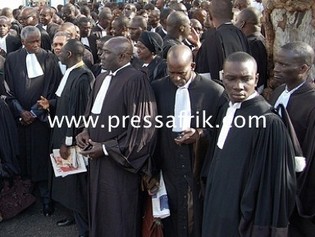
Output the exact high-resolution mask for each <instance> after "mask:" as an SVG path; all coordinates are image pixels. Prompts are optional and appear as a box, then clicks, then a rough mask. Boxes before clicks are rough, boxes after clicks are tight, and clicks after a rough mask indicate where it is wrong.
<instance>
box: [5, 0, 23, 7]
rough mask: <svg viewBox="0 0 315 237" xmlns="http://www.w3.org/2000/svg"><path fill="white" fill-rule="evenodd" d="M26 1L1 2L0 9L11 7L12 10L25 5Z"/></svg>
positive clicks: (7, 0) (8, 0)
mask: <svg viewBox="0 0 315 237" xmlns="http://www.w3.org/2000/svg"><path fill="white" fill-rule="evenodd" d="M24 2H25V1H24V0H0V8H3V7H9V8H11V9H14V8H18V7H19V6H20V5H24Z"/></svg>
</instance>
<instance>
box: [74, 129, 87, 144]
mask: <svg viewBox="0 0 315 237" xmlns="http://www.w3.org/2000/svg"><path fill="white" fill-rule="evenodd" d="M75 139H76V142H77V145H78V146H79V147H80V148H81V149H83V148H84V147H86V146H87V145H88V144H89V139H90V135H89V132H88V131H87V130H86V129H84V130H83V131H82V132H81V133H79V134H78V135H77V136H76V138H75Z"/></svg>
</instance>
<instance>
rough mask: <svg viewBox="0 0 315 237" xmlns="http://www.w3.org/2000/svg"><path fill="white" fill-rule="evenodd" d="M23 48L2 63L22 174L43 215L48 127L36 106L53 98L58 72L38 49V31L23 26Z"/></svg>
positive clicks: (51, 59)
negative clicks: (38, 198)
mask: <svg viewBox="0 0 315 237" xmlns="http://www.w3.org/2000/svg"><path fill="white" fill-rule="evenodd" d="M21 39H22V44H23V45H24V48H22V49H20V50H17V51H15V52H12V53H10V54H9V55H8V56H7V58H6V61H5V80H6V82H7V84H8V86H9V89H10V91H9V94H10V95H9V98H8V103H9V104H10V106H11V108H12V113H13V115H14V117H15V119H16V120H17V121H18V133H19V143H20V144H19V145H20V166H21V169H22V175H23V176H27V177H29V178H31V180H32V181H33V182H35V183H37V184H38V187H39V190H40V195H41V198H42V202H43V205H44V206H43V211H44V215H50V214H51V213H52V206H51V203H50V198H49V194H48V187H47V180H48V175H47V172H48V162H49V141H50V139H49V137H50V127H49V124H48V122H47V112H46V111H45V110H42V109H41V108H39V107H38V105H37V100H39V99H40V96H44V97H45V98H47V99H48V100H51V99H53V98H54V97H55V96H54V92H55V91H56V89H57V86H58V84H59V81H60V78H61V73H60V70H59V67H58V64H57V61H56V60H55V57H54V55H53V54H52V53H50V52H47V51H45V50H43V49H42V48H40V42H41V40H40V39H41V35H40V31H39V30H38V29H37V28H36V27H34V26H26V27H24V28H23V30H22V32H21Z"/></svg>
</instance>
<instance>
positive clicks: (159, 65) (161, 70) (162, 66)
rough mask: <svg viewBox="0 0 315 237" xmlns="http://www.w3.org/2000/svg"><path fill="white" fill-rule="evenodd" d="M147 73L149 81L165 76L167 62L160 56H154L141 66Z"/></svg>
mask: <svg viewBox="0 0 315 237" xmlns="http://www.w3.org/2000/svg"><path fill="white" fill-rule="evenodd" d="M141 70H143V71H145V72H146V73H147V75H148V79H149V81H150V83H152V82H153V81H155V80H157V79H161V78H163V77H165V76H167V64H166V60H165V59H162V58H161V57H160V56H156V57H155V58H154V59H153V60H152V61H151V62H150V63H149V65H148V66H147V67H142V69H141Z"/></svg>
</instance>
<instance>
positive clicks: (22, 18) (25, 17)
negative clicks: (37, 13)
mask: <svg viewBox="0 0 315 237" xmlns="http://www.w3.org/2000/svg"><path fill="white" fill-rule="evenodd" d="M30 17H33V15H29V16H24V17H19V19H20V20H22V21H24V20H27V19H28V18H30Z"/></svg>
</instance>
